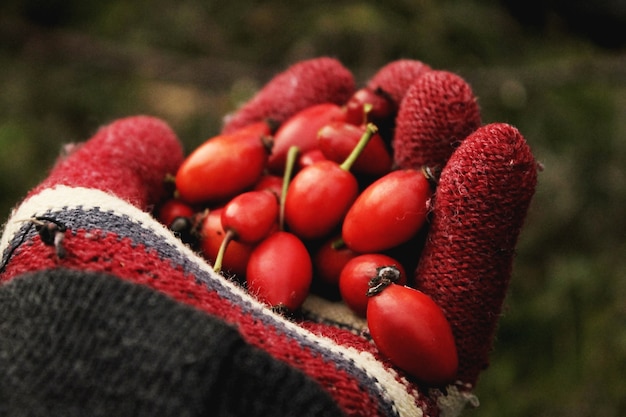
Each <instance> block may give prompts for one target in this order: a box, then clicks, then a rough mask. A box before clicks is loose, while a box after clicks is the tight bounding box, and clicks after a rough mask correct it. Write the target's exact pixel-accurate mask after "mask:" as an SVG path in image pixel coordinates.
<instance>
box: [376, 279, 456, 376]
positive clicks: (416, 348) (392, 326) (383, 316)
mask: <svg viewBox="0 0 626 417" xmlns="http://www.w3.org/2000/svg"><path fill="white" fill-rule="evenodd" d="M367 326H368V328H369V332H370V335H371V336H372V340H373V341H374V343H375V344H376V347H377V348H378V350H380V352H381V353H382V354H383V355H384V356H386V357H387V358H388V359H389V360H390V361H391V363H393V364H394V365H395V366H397V367H398V368H400V369H402V370H404V371H405V372H407V373H408V374H410V375H412V376H413V377H415V378H417V379H418V380H420V381H421V382H423V383H425V384H428V385H444V384H446V383H449V382H452V381H453V380H454V378H455V376H456V373H457V367H458V355H457V350H456V344H455V340H454V336H453V334H452V330H451V328H450V324H449V323H448V321H447V319H446V317H445V316H444V314H443V311H442V310H441V308H440V307H439V306H438V305H437V304H436V303H435V302H434V301H433V300H432V299H431V298H430V297H428V296H427V295H426V294H424V293H422V292H421V291H418V290H415V289H413V288H409V287H405V286H403V285H397V284H390V285H388V286H386V287H385V288H383V289H382V291H380V292H379V293H377V294H376V295H373V296H372V297H370V300H369V302H368V306H367Z"/></svg>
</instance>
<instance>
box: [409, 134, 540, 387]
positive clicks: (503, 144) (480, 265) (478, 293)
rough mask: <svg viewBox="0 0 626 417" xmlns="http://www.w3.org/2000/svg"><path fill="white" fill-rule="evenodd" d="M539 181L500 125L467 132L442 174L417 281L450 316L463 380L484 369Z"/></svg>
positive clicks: (527, 153)
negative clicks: (525, 222)
mask: <svg viewBox="0 0 626 417" xmlns="http://www.w3.org/2000/svg"><path fill="white" fill-rule="evenodd" d="M536 181H537V163H536V162H535V160H534V158H533V155H532V153H531V150H530V148H529V146H528V145H527V143H526V141H525V140H524V138H523V137H522V135H521V134H520V133H519V131H518V130H517V129H516V128H514V127H512V126H510V125H507V124H504V123H494V124H489V125H486V126H483V127H481V128H480V129H478V130H477V131H476V132H474V133H472V134H471V135H470V136H469V137H468V138H467V139H465V140H464V141H463V142H462V143H461V145H460V146H459V148H458V149H457V150H456V151H455V152H454V154H453V155H452V157H451V158H450V160H449V161H448V164H447V165H446V166H445V167H444V169H443V171H442V172H441V177H440V179H439V184H438V186H437V190H436V192H435V195H434V203H433V212H432V221H431V226H430V232H429V235H428V240H427V243H426V246H425V248H424V251H423V252H422V257H421V260H420V263H419V265H418V268H417V272H416V286H417V288H418V289H420V290H422V291H424V292H425V293H426V294H428V295H429V296H430V297H432V298H433V300H435V302H436V303H437V304H439V305H440V306H441V307H442V309H443V310H444V312H445V314H446V317H447V318H448V320H449V321H450V324H451V326H452V329H453V332H454V336H455V339H456V342H457V347H458V350H459V378H460V379H461V380H462V381H464V382H467V383H470V384H474V383H475V382H476V379H477V377H478V374H479V373H480V372H481V371H482V370H483V369H484V368H486V367H487V364H488V355H489V353H490V351H491V343H492V340H493V337H494V334H495V330H496V325H497V322H498V319H499V316H500V312H501V308H502V303H503V300H504V297H505V294H506V291H507V287H508V283H509V279H510V276H511V270H512V263H513V254H514V250H515V245H516V241H517V238H518V235H519V232H520V229H521V227H522V224H523V222H524V219H525V217H526V213H527V210H528V207H529V204H530V201H531V198H532V196H533V194H534V190H535V185H536Z"/></svg>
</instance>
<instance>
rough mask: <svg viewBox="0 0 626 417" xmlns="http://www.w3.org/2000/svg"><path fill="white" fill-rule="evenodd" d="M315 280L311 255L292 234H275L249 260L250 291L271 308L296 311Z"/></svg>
mask: <svg viewBox="0 0 626 417" xmlns="http://www.w3.org/2000/svg"><path fill="white" fill-rule="evenodd" d="M312 278H313V265H312V262H311V257H310V256H309V252H308V251H307V248H306V246H304V244H303V243H302V241H301V240H300V239H298V238H297V237H296V236H295V235H293V234H291V233H289V232H284V231H278V232H275V233H272V234H271V235H270V236H268V237H267V238H265V239H264V240H263V241H261V242H260V243H259V244H258V246H257V247H256V248H255V249H254V251H253V252H252V254H251V256H250V259H249V260H248V268H247V270H246V281H247V284H248V291H249V292H250V293H251V294H252V295H254V296H256V297H257V298H258V299H259V300H260V301H262V302H264V303H266V304H268V305H269V306H271V307H272V308H277V309H285V310H287V311H292V312H293V311H296V310H297V309H298V308H300V306H301V305H302V303H303V302H304V300H305V298H306V297H307V295H308V293H309V288H310V286H311V280H312Z"/></svg>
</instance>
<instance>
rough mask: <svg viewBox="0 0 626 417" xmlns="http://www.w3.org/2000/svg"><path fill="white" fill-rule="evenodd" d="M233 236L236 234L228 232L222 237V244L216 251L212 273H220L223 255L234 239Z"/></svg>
mask: <svg viewBox="0 0 626 417" xmlns="http://www.w3.org/2000/svg"><path fill="white" fill-rule="evenodd" d="M235 236H236V234H235V232H234V231H232V230H228V231H227V232H226V234H225V235H224V239H223V240H222V244H221V245H220V248H219V250H218V251H217V256H216V257H215V263H213V271H215V272H216V273H218V274H219V273H220V272H221V271H222V263H223V262H224V254H225V253H226V248H227V247H228V244H229V243H230V241H231V240H233V239H234V238H235Z"/></svg>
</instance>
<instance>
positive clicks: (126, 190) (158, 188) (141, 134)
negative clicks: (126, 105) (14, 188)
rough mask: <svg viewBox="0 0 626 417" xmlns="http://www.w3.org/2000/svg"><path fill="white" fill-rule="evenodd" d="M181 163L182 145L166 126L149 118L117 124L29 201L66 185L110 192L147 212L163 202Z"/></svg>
mask: <svg viewBox="0 0 626 417" xmlns="http://www.w3.org/2000/svg"><path fill="white" fill-rule="evenodd" d="M182 160H183V149H182V145H181V143H180V142H179V139H178V137H177V136H176V134H175V133H174V131H173V130H172V129H171V128H170V127H169V125H168V124H167V123H166V122H164V121H162V120H160V119H158V118H155V117H152V116H144V115H139V116H131V117H127V118H123V119H118V120H116V121H114V122H112V123H111V124H109V125H106V126H103V127H101V128H100V129H99V130H98V131H97V132H96V133H95V134H94V136H93V137H92V138H91V139H89V140H88V141H86V142H85V143H84V144H82V145H80V146H79V147H76V149H75V150H74V151H73V152H72V153H71V154H70V155H68V156H67V157H65V158H63V159H60V160H59V161H58V162H57V163H56V165H55V166H54V167H53V169H52V171H51V172H50V174H49V175H48V177H47V178H46V179H45V180H44V181H43V182H42V183H41V184H40V185H39V186H37V187H36V188H35V189H33V190H32V191H31V192H30V194H29V196H32V195H34V194H37V193H39V192H40V191H42V190H44V189H46V188H50V187H53V186H57V185H66V186H71V187H85V188H95V189H100V190H102V191H106V192H111V193H113V194H115V195H117V196H118V197H120V198H122V199H124V200H127V201H130V202H131V203H132V204H134V205H136V206H138V207H140V208H146V207H147V206H149V205H150V204H153V203H155V202H156V201H158V200H159V199H160V198H161V196H162V193H163V192H164V188H163V180H164V178H165V176H166V175H167V174H175V173H176V170H177V168H178V166H179V165H180V164H181V163H182Z"/></svg>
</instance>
